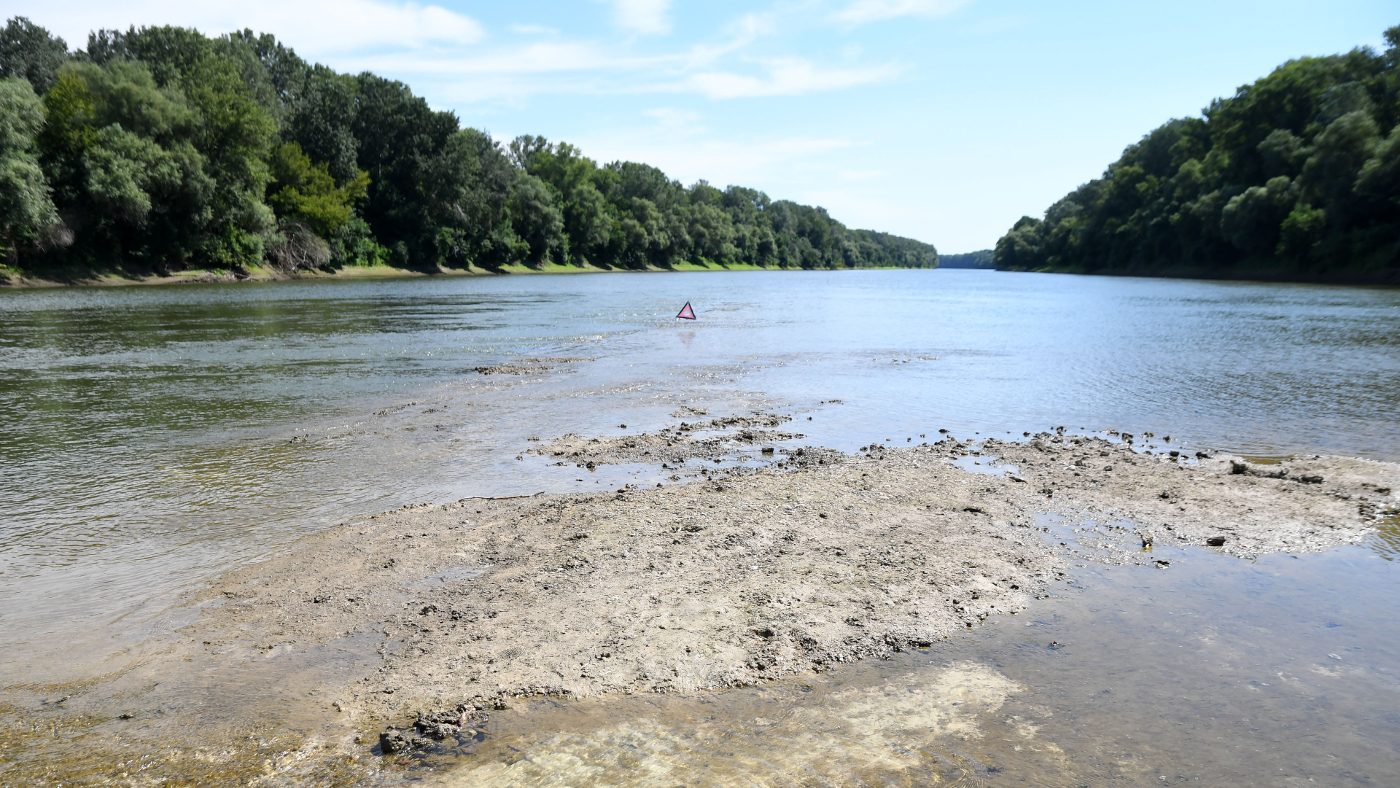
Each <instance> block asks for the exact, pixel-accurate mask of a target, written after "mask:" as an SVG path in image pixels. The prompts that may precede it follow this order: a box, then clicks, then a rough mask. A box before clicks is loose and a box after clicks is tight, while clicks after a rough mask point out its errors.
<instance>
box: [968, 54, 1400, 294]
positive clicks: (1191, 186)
mask: <svg viewBox="0 0 1400 788" xmlns="http://www.w3.org/2000/svg"><path fill="white" fill-rule="evenodd" d="M1385 37H1386V41H1387V42H1388V43H1389V44H1390V49H1388V50H1387V51H1386V52H1384V53H1379V54H1378V53H1376V52H1374V51H1372V50H1370V49H1364V48H1363V49H1357V50H1354V51H1352V52H1349V53H1347V54H1345V55H1337V56H1334V57H1324V58H1301V59H1298V60H1292V61H1289V62H1288V63H1285V64H1284V65H1282V66H1280V67H1279V68H1277V69H1275V70H1274V72H1273V73H1272V74H1270V75H1269V76H1267V77H1264V78H1263V79H1260V80H1258V81H1256V82H1254V83H1253V84H1251V85H1245V86H1243V87H1241V88H1240V89H1239V90H1237V91H1236V93H1235V95H1234V96H1232V97H1230V98H1225V99H1217V100H1215V101H1213V102H1211V105H1210V106H1209V107H1207V108H1206V109H1205V111H1204V113H1203V114H1204V117H1203V118H1185V119H1178V120H1173V121H1170V122H1168V123H1166V124H1165V125H1163V126H1161V127H1160V128H1158V129H1156V130H1155V131H1153V132H1152V133H1151V134H1149V135H1147V136H1146V137H1143V139H1142V140H1141V141H1140V142H1138V143H1137V144H1135V145H1132V146H1129V147H1128V149H1127V150H1125V151H1124V152H1123V155H1122V156H1121V157H1120V158H1119V160H1118V161H1117V162H1114V163H1113V164H1111V165H1109V167H1108V169H1107V170H1106V171H1105V172H1104V175H1103V177H1102V178H1099V179H1097V180H1094V181H1091V182H1089V183H1087V184H1084V185H1083V186H1080V187H1079V188H1078V189H1076V190H1074V191H1073V192H1071V193H1070V194H1068V195H1066V196H1065V197H1064V198H1063V199H1061V200H1060V201H1059V202H1057V203H1055V204H1054V205H1052V206H1050V208H1049V209H1047V210H1046V213H1045V218H1044V220H1043V221H1042V220H1038V219H1032V218H1030V217H1023V218H1022V219H1021V220H1020V221H1018V222H1016V224H1015V226H1013V227H1012V228H1011V230H1010V231H1008V232H1007V234H1006V235H1005V236H1003V237H1002V238H1001V239H1000V240H999V241H998V242H997V245H996V249H995V251H994V253H993V260H994V262H995V264H996V266H997V267H998V268H1000V269H1004V270H1057V271H1085V272H1092V271H1103V272H1131V273H1158V272H1167V271H1172V272H1180V273H1192V274H1200V273H1205V274H1214V275H1220V276H1225V275H1232V276H1253V275H1265V276H1287V277H1295V278H1311V277H1317V276H1327V277H1339V278H1355V279H1367V280H1372V281H1390V280H1395V279H1400V126H1398V125H1397V123H1400V68H1398V67H1400V27H1396V28H1391V29H1390V30H1388V31H1386V34H1385Z"/></svg>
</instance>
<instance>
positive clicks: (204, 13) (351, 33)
mask: <svg viewBox="0 0 1400 788" xmlns="http://www.w3.org/2000/svg"><path fill="white" fill-rule="evenodd" d="M30 17H31V19H33V20H34V22H35V23H36V24H40V25H43V26H45V27H48V28H49V29H51V30H53V31H54V32H56V33H58V34H59V35H62V36H63V37H64V38H65V39H67V41H68V45H69V47H72V48H79V47H83V46H86V45H87V35H88V33H89V32H90V31H92V30H94V29H96V28H116V29H120V30H125V29H126V28H127V27H129V26H131V25H136V26H138V27H140V26H142V25H179V26H182V27H194V28H198V29H199V30H200V32H202V33H204V34H206V35H220V34H223V33H227V32H230V31H233V30H242V29H244V28H251V29H252V30H254V31H255V32H267V33H273V34H274V35H276V36H277V37H278V38H279V39H281V40H282V41H283V42H285V43H287V44H288V45H290V46H292V47H294V48H296V49H297V50H298V51H302V50H304V51H305V54H306V55H307V56H309V57H312V58H315V57H321V56H324V55H326V54H333V53H341V52H356V51H363V50H366V49H378V48H384V47H394V48H410V49H415V48H420V47H427V46H443V45H455V46H460V45H463V44H472V43H475V42H477V41H480V40H481V39H482V38H483V37H484V35H485V32H484V31H483V30H482V28H481V25H480V24H478V23H477V22H476V20H474V19H472V18H470V17H467V16H463V15H462V14H458V13H456V12H454V11H449V10H447V9H445V8H443V7H441V6H436V5H421V4H419V3H415V2H395V0H303V1H302V2H291V0H242V2H238V3H228V2H221V3H191V2H187V1H184V0H133V2H124V3H112V2H107V1H106V0H103V1H101V2H98V1H97V0H69V1H68V2H63V3H51V4H48V6H47V7H46V8H36V9H34V10H33V11H31V12H30Z"/></svg>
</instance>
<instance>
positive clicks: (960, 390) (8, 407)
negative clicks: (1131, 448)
mask: <svg viewBox="0 0 1400 788" xmlns="http://www.w3.org/2000/svg"><path fill="white" fill-rule="evenodd" d="M687 301H689V302H691V303H692V304H693V305H694V307H695V309H696V311H697V313H698V314H699V318H700V319H699V320H697V321H694V322H681V321H677V320H675V319H674V315H675V313H676V312H677V311H678V310H679V308H680V306H681V305H682V304H684V303H685V302H687ZM520 359H546V361H543V362H531V363H535V364H536V365H537V367H539V368H544V367H550V368H553V370H554V371H556V372H561V373H562V374H557V375H551V376H546V377H545V378H543V379H541V378H537V377H531V376H515V375H509V374H494V375H489V374H482V373H481V372H479V371H478V369H480V368H486V367H490V366H492V365H495V364H499V363H501V362H507V361H512V360H514V361H516V362H519V360H520ZM0 371H3V374H0V423H3V424H4V430H3V431H0V628H2V629H3V631H4V632H5V633H6V638H5V645H4V646H3V647H0V666H3V667H4V669H5V670H6V672H7V673H8V674H9V675H10V677H11V678H12V680H15V681H19V680H24V681H57V680H69V679H72V678H76V677H79V676H82V675H86V674H89V673H91V672H92V671H94V670H97V669H99V668H101V669H110V668H111V666H112V665H114V664H116V663H115V662H113V659H114V655H119V654H125V653H128V650H129V649H131V648H133V647H135V646H138V645H139V644H141V643H143V642H146V641H148V640H150V639H151V638H153V637H156V636H158V635H159V634H160V633H162V632H165V631H168V630H169V629H170V628H172V627H174V626H177V625H178V624H179V623H180V622H181V621H182V620H184V619H182V618H181V616H185V615H189V613H188V611H182V609H181V607H180V606H179V605H178V604H177V602H178V600H179V597H180V595H181V594H182V593H183V592H185V591H187V590H189V589H191V588H193V587H195V586H197V585H198V584H199V583H200V582H201V581H202V580H203V579H205V578H208V577H210V576H212V575H213V574H215V573H217V572H219V571H221V570H222V569H225V568H227V567H229V566H231V565H233V564H235V563H238V562H242V561H248V560H253V559H256V558H257V557H259V556H263V555H268V554H269V553H271V552H274V551H277V550H279V549H282V548H284V547H285V546H287V545H288V544H290V543H292V542H293V541H294V540H295V539H297V538H298V537H300V536H303V535H306V534H309V533H313V532H315V531H317V530H319V529H322V528H325V527H326V526H328V525H330V524H333V523H336V522H339V521H342V520H344V519H346V518H349V517H352V516H355V515H359V514H365V513H371V512H376V511H382V510H386V509H391V508H395V507H398V506H401V505H403V504H406V503H413V502H426V501H443V500H452V499H456V498H459V497H463V496H466V495H509V494H520V493H533V492H538V491H541V490H547V491H564V490H570V489H589V488H597V486H598V485H600V484H606V483H610V482H611V479H610V478H609V477H607V476H606V475H605V474H595V475H585V476H586V478H582V479H580V478H579V477H578V476H577V475H576V474H575V473H574V472H573V471H574V469H566V470H560V471H557V472H555V471H548V470H540V469H538V468H535V469H533V470H531V471H529V472H525V471H524V470H523V468H524V467H525V466H524V465H522V464H521V463H520V462H519V461H517V460H516V459H515V458H516V457H517V456H518V455H519V454H520V453H521V451H522V450H523V449H524V448H526V447H528V446H529V445H531V444H530V443H529V439H530V438H532V437H543V438H544V439H546V440H548V439H550V438H553V437H557V436H559V435H562V434H564V433H568V432H578V433H581V434H599V433H604V432H617V431H618V430H622V429H627V430H632V431H636V430H642V429H651V428H655V427H658V426H661V425H663V424H667V423H671V422H673V421H674V420H675V419H674V418H673V417H672V416H671V415H670V414H672V413H675V412H677V408H682V407H691V408H706V409H709V410H710V411H711V412H721V411H731V412H732V411H740V410H746V409H751V408H760V407H762V408H775V409H779V410H782V411H783V412H787V413H792V414H793V415H795V416H798V417H799V419H802V420H801V421H799V422H798V423H799V424H801V425H802V431H803V432H804V433H805V434H806V438H805V439H804V440H805V442H808V443H817V444H822V445H827V446H832V447H835V448H838V449H844V450H853V449H855V448H856V447H857V446H859V445H863V444H864V443H865V442H867V441H871V440H881V439H883V438H886V437H890V436H893V435H906V434H910V435H912V434H915V433H932V432H935V431H936V430H938V429H947V430H951V431H952V432H954V433H955V434H958V435H960V436H973V435H981V436H984V437H985V436H989V435H993V434H996V435H999V436H1002V437H1005V435H1006V433H1008V432H1009V433H1012V434H1013V435H1019V434H1020V433H1021V432H1022V431H1036V430H1040V429H1045V428H1053V427H1055V426H1061V425H1063V426H1066V427H1068V428H1069V429H1070V430H1074V431H1085V432H1093V431H1099V430H1105V429H1119V430H1127V431H1131V432H1134V433H1143V432H1153V433H1155V434H1157V435H1167V434H1169V435H1171V436H1172V437H1173V440H1174V441H1175V442H1176V444H1175V445H1182V446H1186V447H1189V448H1213V449H1221V450H1227V451H1232V452H1237V453H1242V454H1246V455H1250V456H1255V457H1262V458H1268V457H1278V456H1283V455H1289V454H1294V453H1303V452H1320V453H1335V454H1345V455H1358V456H1363V457H1369V458H1373V459H1383V460H1397V459H1400V290H1396V289H1385V288H1358V287H1335V286H1313V285H1287V284H1251V283H1232V282H1197V281H1180V280H1161V279H1132V278H1106V277H1076V276H1059V275H1040V274H1009V273H997V272H987V271H967V270H948V271H940V270H935V271H850V272H733V273H730V272H714V273H684V274H647V273H639V274H610V275H565V276H543V275H542V276H507V277H470V278H468V277H461V278H416V279H397V280H373V281H371V280H365V281H330V282H282V283H263V284H239V285H229V284H221V285H189V286H178V287H119V288H65V289H50V290H28V291H6V292H0ZM807 416H811V417H812V419H811V421H806V420H805V417H807ZM622 424H626V425H627V427H626V428H623V427H621V426H620V425H622ZM1377 544H1379V545H1382V548H1383V545H1384V543H1382V542H1378V543H1377ZM1382 548H1378V549H1380V552H1381V553H1384V549H1382ZM1387 557H1390V556H1387ZM1382 563H1384V564H1387V565H1388V562H1384V561H1383V562H1382ZM1386 637H1391V636H1390V635H1389V634H1387V635H1386Z"/></svg>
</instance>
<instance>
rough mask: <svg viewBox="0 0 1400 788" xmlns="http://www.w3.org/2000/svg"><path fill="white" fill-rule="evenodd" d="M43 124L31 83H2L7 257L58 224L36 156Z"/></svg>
mask: <svg viewBox="0 0 1400 788" xmlns="http://www.w3.org/2000/svg"><path fill="white" fill-rule="evenodd" d="M43 125H44V112H43V105H42V104H41V103H40V102H39V97H38V96H36V95H34V88H33V87H31V86H30V84H29V82H28V81H27V80H25V79H21V78H19V77H7V78H5V79H0V252H3V253H4V254H6V255H12V254H13V253H14V252H15V251H16V247H17V246H18V245H20V244H26V243H32V242H34V241H35V240H36V239H37V238H38V237H39V235H40V233H42V232H43V231H45V230H46V229H48V228H49V227H51V226H53V225H56V224H58V213H57V212H56V211H55V209H54V204H53V200H52V199H50V189H49V186H48V183H47V182H45V180H44V173H43V170H41V169H40V167H39V160H38V157H37V156H36V155H35V153H34V141H35V138H36V137H37V136H38V134H39V132H40V130H41V129H42V128H43Z"/></svg>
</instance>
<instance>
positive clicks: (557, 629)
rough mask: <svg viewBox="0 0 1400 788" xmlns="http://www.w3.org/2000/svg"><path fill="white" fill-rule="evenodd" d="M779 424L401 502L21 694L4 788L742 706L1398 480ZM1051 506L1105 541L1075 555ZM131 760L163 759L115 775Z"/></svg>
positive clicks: (308, 543) (338, 770)
mask: <svg viewBox="0 0 1400 788" xmlns="http://www.w3.org/2000/svg"><path fill="white" fill-rule="evenodd" d="M787 422H788V419H787V418H786V417H783V416H780V415H775V414H762V413H760V414H750V415H746V416H740V417H730V418H725V419H711V420H708V421H702V422H699V423H690V422H685V423H683V424H677V425H675V426H674V427H672V428H668V429H666V430H663V431H658V432H655V433H650V434H641V435H636V436H622V437H608V438H597V439H588V438H580V437H578V436H566V437H564V438H561V439H559V440H557V441H554V442H550V443H544V442H541V443H539V444H537V445H536V449H535V453H536V454H538V455H540V456H541V457H543V458H544V459H545V460H547V461H551V462H553V463H572V464H574V465H576V466H579V467H587V466H589V465H590V464H592V465H593V466H594V467H596V466H599V465H603V464H607V463H639V462H640V463H647V462H650V463H658V464H659V463H663V462H664V463H665V465H666V468H665V470H664V471H663V473H668V472H669V473H670V474H671V475H670V476H665V477H664V478H665V479H666V480H665V481H663V482H661V483H660V484H657V485H656V486H651V487H640V486H638V487H633V486H627V487H623V488H622V489H619V490H616V491H608V492H605V493H594V494H572V495H541V496H530V497H519V498H510V499H464V500H462V501H458V502H455V503H451V504H446V505H433V506H418V507H408V508H405V509H401V510H397V511H393V512H387V513H384V514H380V515H376V516H373V517H370V518H365V519H360V520H356V521H352V522H348V523H345V524H343V525H342V526H339V527H337V528H334V529H332V530H330V531H327V532H325V533H322V534H320V535H317V536H313V537H309V538H306V539H303V540H301V541H299V542H297V543H296V544H295V545H294V546H293V547H292V548H290V549H288V550H286V551H285V552H284V553H283V554H281V555H279V556H277V557H274V558H271V559H269V560H266V561H263V562H260V563H256V564H252V565H249V566H246V567H243V568H240V569H237V570H234V571H231V572H229V573H227V574H226V575H224V576H222V577H220V578H219V579H218V580H217V581H216V582H214V583H213V584H212V585H211V586H210V587H209V588H207V589H204V590H202V591H200V592H198V593H197V594H196V595H195V598H194V599H192V600H191V602H192V604H193V605H195V606H196V607H197V608H198V609H199V610H200V615H199V617H198V620H197V621H196V622H195V623H193V624H192V625H190V626H188V627H186V628H185V629H183V630H181V631H180V633H179V637H178V639H177V640H176V641H174V642H169V643H164V644H161V648H160V650H158V651H155V652H153V653H150V654H147V655H144V656H142V657H140V658H139V659H136V660H135V661H134V662H132V664H130V665H129V666H127V667H125V668H124V669H123V670H121V671H120V672H118V673H116V674H114V675H109V676H104V677H101V678H98V679H94V680H93V681H90V682H86V683H83V684H80V685H67V686H64V687H10V688H7V690H6V691H5V705H4V706H3V707H0V718H3V731H4V733H3V736H0V766H3V767H4V768H3V771H0V780H3V781H5V782H6V783H7V784H15V781H16V780H19V781H20V782H25V781H26V780H28V781H31V782H32V781H35V780H37V779H39V778H41V777H44V776H47V777H48V778H50V779H54V780H61V779H84V778H87V779H92V778H94V777H96V776H97V775H99V774H102V775H105V777H104V779H107V780H116V783H115V784H142V783H143V782H154V781H155V780H156V779H157V778H167V777H172V776H176V775H190V774H193V775H197V776H198V781H199V782H204V783H208V782H210V781H225V782H229V783H247V784H251V783H254V782H256V781H258V780H264V781H270V782H271V783H272V784H279V783H283V782H294V783H295V782H315V783H325V784H348V783H349V782H353V781H354V780H356V779H359V778H361V777H363V776H364V775H365V774H367V773H371V772H373V771H374V770H375V769H377V768H378V761H377V757H378V753H380V752H382V751H384V750H388V751H391V752H392V751H407V750H414V749H421V748H425V747H432V746H434V744H435V743H436V742H438V741H447V740H452V741H455V740H457V739H458V738H460V737H462V736H464V735H465V736H471V735H475V733H474V731H475V730H476V728H477V727H479V726H480V725H481V724H482V723H483V722H484V720H485V719H486V718H488V717H489V716H490V715H491V714H492V713H494V712H495V710H496V709H498V708H500V707H505V706H508V705H509V704H510V703H512V702H516V699H517V698H520V697H528V696H552V697H556V698H583V697H588V696H597V695H603V694H615V693H653V692H663V693H669V692H686V693H691V692H696V691H704V690H715V689H723V688H733V687H741V686H747V685H754V684H762V683H765V682H768V681H771V680H773V679H777V678H780V677H783V676H787V675H792V674H807V673H813V672H815V673H822V672H826V671H829V670H831V669H832V668H833V667H834V666H837V665H840V664H843V663H849V662H854V661H858V660H863V659H870V658H889V657H891V656H893V655H896V654H900V653H903V652H908V651H910V650H912V649H919V648H924V647H927V646H929V645H930V644H933V643H936V642H938V641H941V640H944V639H946V638H947V637H949V636H950V635H951V634H953V633H955V632H958V631H966V630H968V629H971V628H974V627H976V626H978V625H979V624H980V623H981V622H983V621H985V620H986V619H987V618H988V617H993V616H997V617H999V616H1014V615H1015V614H1017V613H1019V612H1022V611H1024V610H1026V608H1027V607H1028V605H1030V604H1031V603H1032V600H1033V599H1034V598H1035V597H1037V596H1040V595H1043V594H1045V593H1046V592H1047V591H1048V590H1050V589H1052V588H1053V586H1054V584H1055V582H1056V581H1057V580H1058V579H1061V578H1063V577H1064V574H1065V571H1066V569H1067V561H1068V560H1069V558H1070V556H1071V555H1081V556H1083V555H1087V556H1088V557H1090V558H1091V559H1092V560H1096V561H1100V562H1104V563H1114V564H1122V563H1135V564H1144V565H1150V566H1154V567H1158V568H1159V569H1161V570H1163V571H1170V570H1171V563H1170V560H1168V559H1164V558H1159V557H1156V554H1154V553H1153V552H1152V551H1151V548H1152V547H1153V546H1156V547H1159V548H1160V547H1164V546H1168V545H1170V546H1181V545H1211V547H1210V548H1209V549H1212V550H1215V551H1218V552H1220V553H1222V554H1230V555H1235V556H1239V557H1254V556H1258V555H1262V554H1266V553H1273V552H1283V551H1287V552H1293V553H1301V552H1321V551H1325V550H1328V549H1330V548H1333V547H1335V546H1337V545H1341V544H1347V543H1353V542H1356V541H1359V540H1361V539H1363V538H1364V537H1365V536H1366V535H1367V534H1368V533H1369V532H1370V531H1371V530H1373V528H1374V526H1375V524H1376V523H1377V522H1378V521H1379V520H1380V519H1381V518H1383V517H1386V516H1392V515H1393V514H1394V513H1395V507H1396V502H1397V499H1396V497H1395V496H1394V493H1393V492H1392V490H1393V489H1394V488H1395V487H1396V486H1397V485H1400V467H1397V466H1396V465H1392V464H1386V463H1378V462H1371V461H1366V460H1357V459H1346V458H1336V457H1312V458H1306V459H1294V460H1290V461H1288V462H1285V463H1281V464H1278V463H1276V464H1257V463H1251V462H1248V461H1246V460H1243V459H1242V458H1238V457H1227V456H1216V457H1199V458H1191V459H1189V460H1187V459H1185V458H1182V457H1172V456H1170V455H1168V454H1167V453H1165V452H1160V453H1143V452H1139V451H1135V450H1134V449H1133V448H1131V447H1130V446H1129V445H1126V444H1124V443H1123V442H1122V441H1121V440H1119V439H1118V438H1117V437H1115V438H1114V439H1113V440H1109V439H1106V438H1104V437H1084V436H1066V435H1059V434H1050V433H1041V434H1039V435H1036V436H1027V440H1025V441H1024V442H1006V441H1000V440H995V439H988V440H985V441H982V442H978V443H974V442H971V441H958V440H956V439H953V438H951V437H944V438H943V439H942V440H939V441H937V442H930V441H926V442H925V444H924V445H913V442H912V439H911V440H909V441H907V445H906V446H903V447H898V446H894V445H893V444H892V443H890V442H887V441H881V442H879V443H872V444H871V445H869V446H867V447H864V448H863V449H862V450H861V451H860V452H859V453H856V454H850V455H847V454H842V453H839V452H834V451H831V450H828V449H821V448H815V447H802V448H795V447H792V446H791V445H787V446H777V447H776V448H775V447H774V446H773V445H772V444H773V442H774V441H783V440H787V441H788V442H789V444H790V443H791V441H792V440H794V439H795V437H796V434H795V433H792V432H786V431H783V432H778V431H775V430H774V428H775V427H778V426H784V425H786V423H787ZM1148 439H1149V440H1150V439H1151V437H1150V436H1149V437H1148ZM1163 445H1168V444H1163ZM1159 448H1160V447H1159ZM765 449H773V450H772V451H771V453H769V452H765V451H764V450H765ZM719 459H724V460H725V462H724V463H723V464H721V465H715V464H714V461H715V460H719ZM672 479H674V480H675V481H670V480H672ZM1046 513H1052V514H1055V515H1056V516H1058V517H1060V518H1063V521H1064V523H1065V524H1066V525H1065V526H1064V527H1066V528H1069V529H1071V530H1072V531H1073V530H1076V529H1078V530H1080V531H1084V532H1085V535H1084V536H1083V537H1082V539H1081V543H1080V544H1079V545H1078V548H1079V552H1078V553H1074V552H1073V551H1074V550H1075V547H1072V546H1069V545H1067V544H1065V543H1064V542H1060V541H1057V538H1056V537H1054V536H1053V535H1052V534H1050V533H1049V532H1048V528H1047V526H1046V525H1045V524H1044V520H1043V516H1044V515H1045V514H1046ZM1088 526H1093V527H1092V528H1090V527H1088ZM1091 537H1092V538H1091ZM1086 548H1087V550H1088V552H1087V553H1085V552H1084V550H1085V549H1086ZM968 670H973V669H972V668H968ZM986 703H988V704H990V703H994V699H993V700H987V701H986ZM984 705H986V704H984ZM415 720H417V722H418V724H416V725H415V724H413V723H414V721H415ZM196 721H197V724H196ZM192 724H193V725H194V726H193V727H192ZM75 748H76V749H81V751H82V755H81V757H78V756H75V755H74V753H73V750H74V749H75ZM132 753H141V754H142V757H145V758H147V759H148V760H149V763H145V764H144V765H143V766H142V768H141V769H140V770H138V771H132V769H131V768H128V767H127V766H126V765H125V764H127V760H113V759H117V758H119V757H121V758H125V757H128V756H130V755H131V754H132ZM46 754H47V756H48V757H40V756H45V755H46ZM60 754H61V755H60ZM114 762H115V763H120V764H123V765H122V766H121V767H119V768H117V770H116V771H112V768H113V767H112V766H111V764H112V763H114ZM123 773H125V774H126V775H127V776H126V777H121V776H120V775H121V774H123ZM138 774H140V775H148V777H140V778H138V777H136V776H135V775H138Z"/></svg>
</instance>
